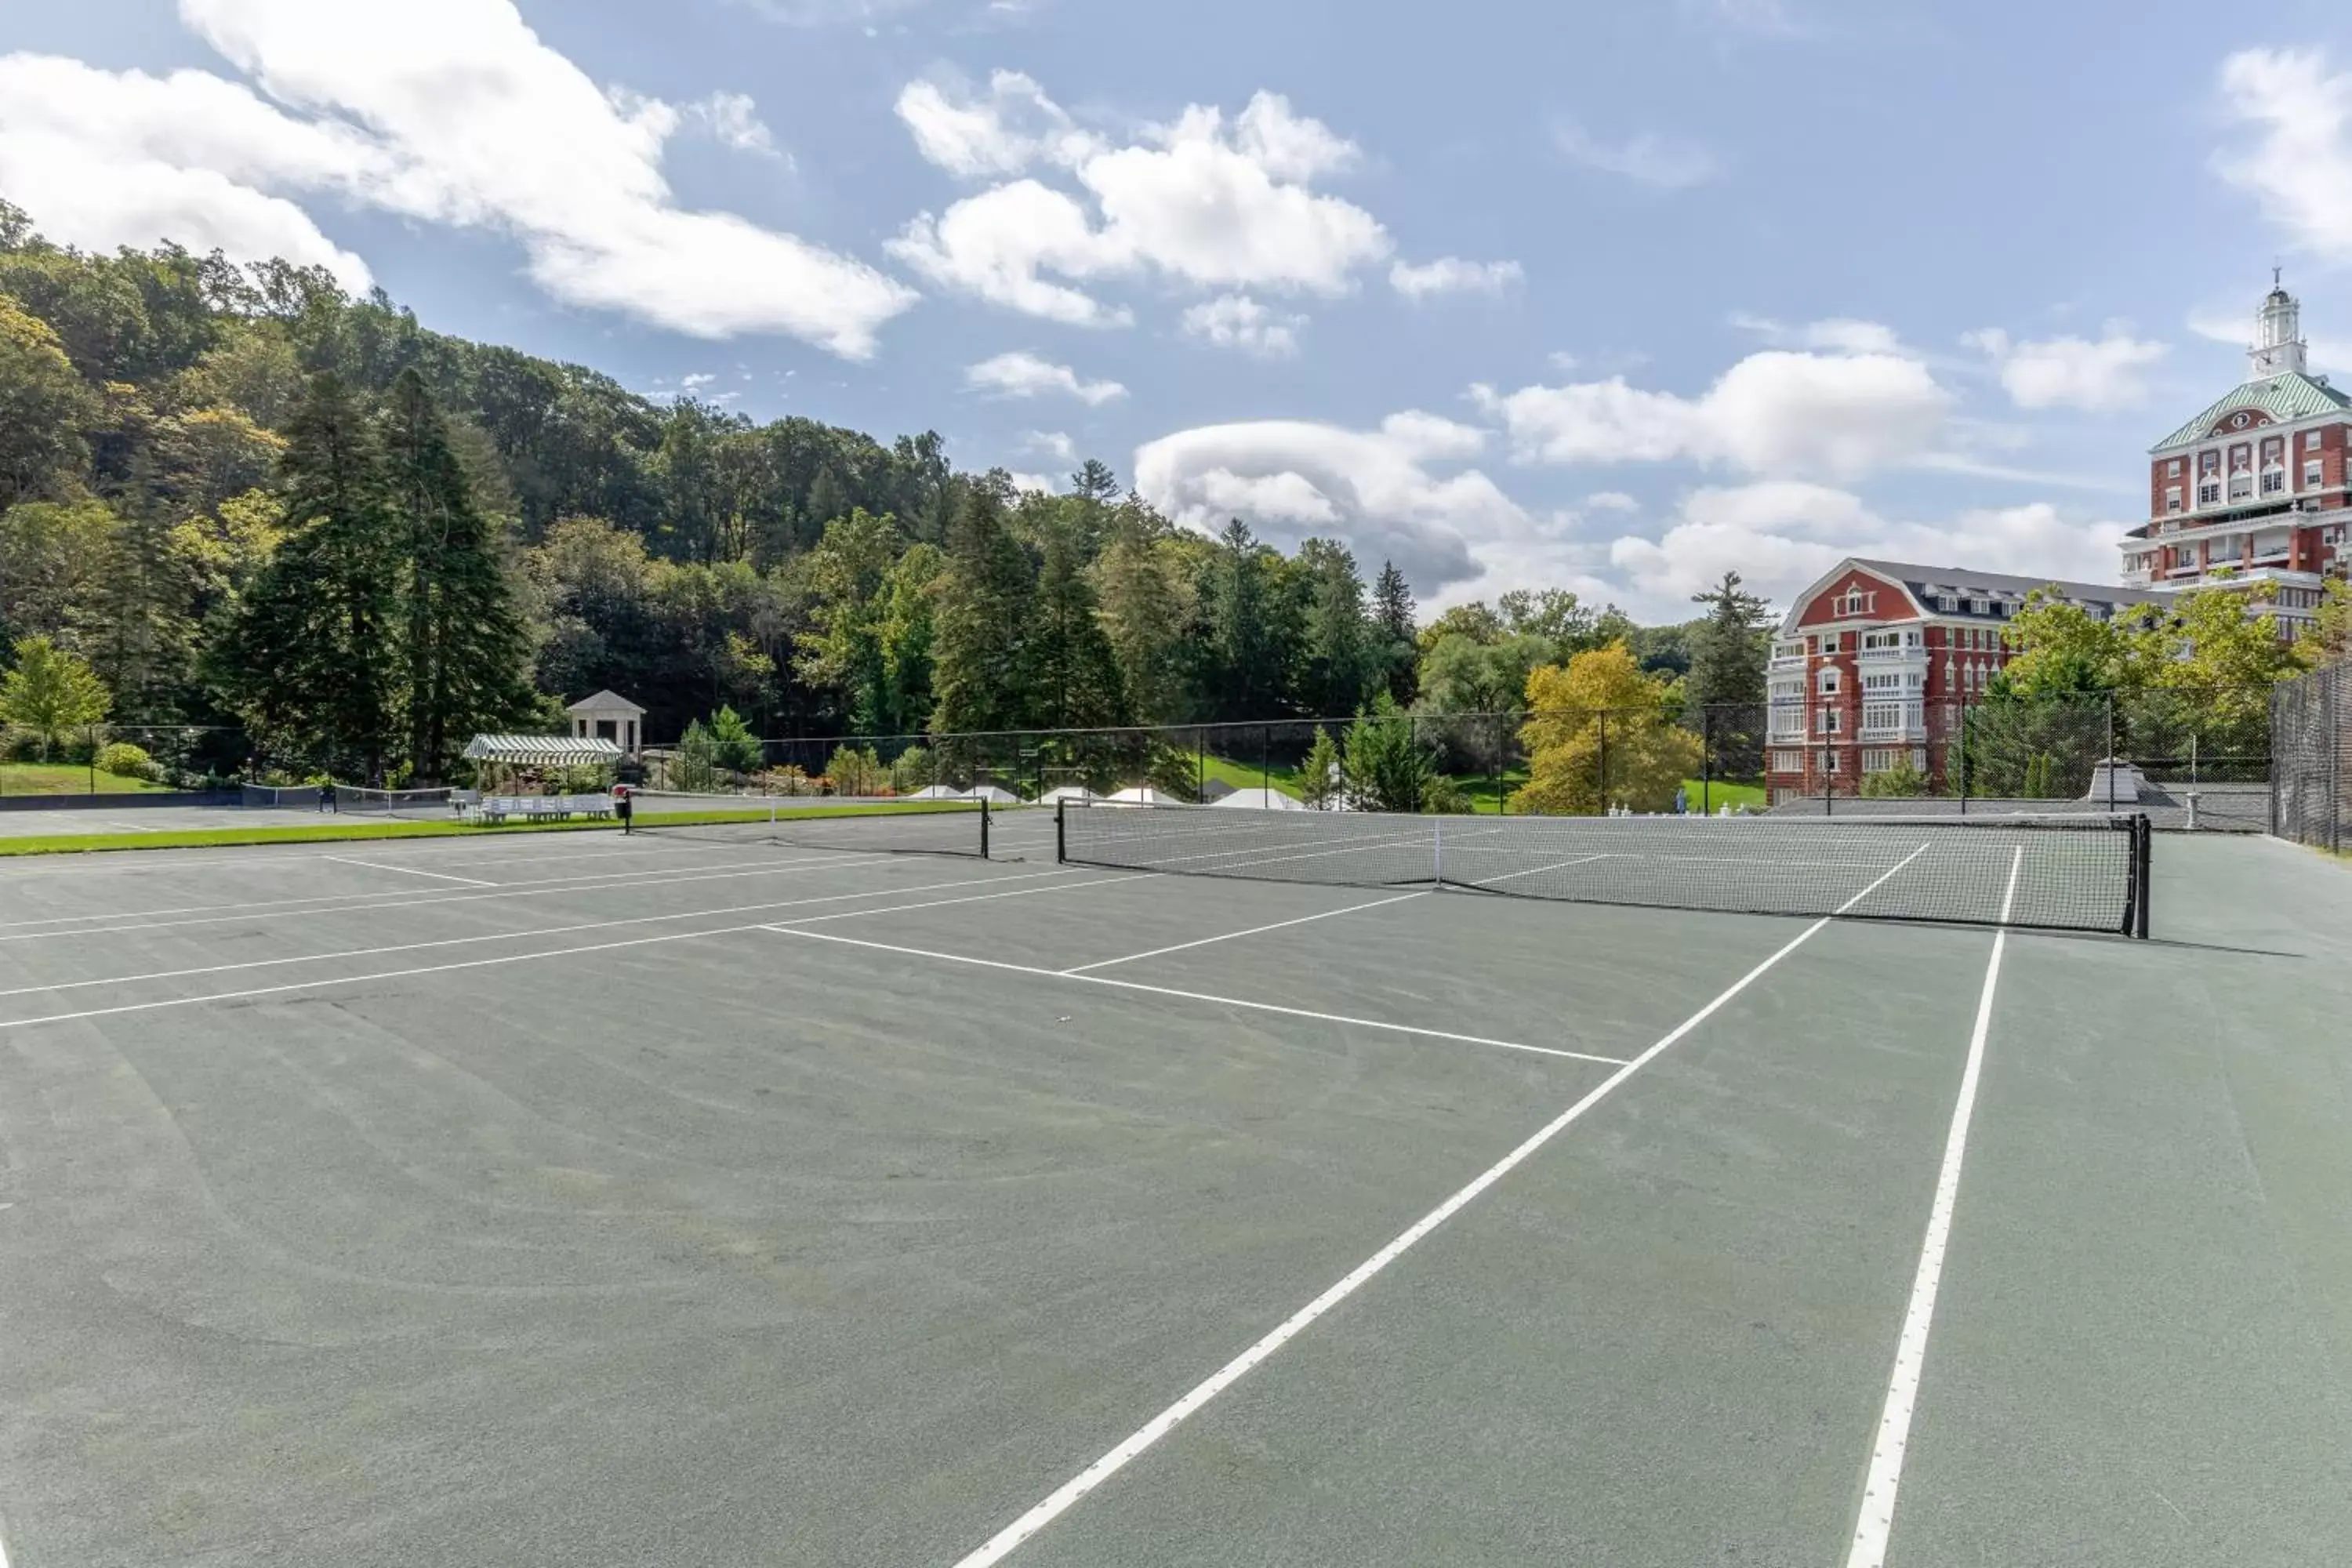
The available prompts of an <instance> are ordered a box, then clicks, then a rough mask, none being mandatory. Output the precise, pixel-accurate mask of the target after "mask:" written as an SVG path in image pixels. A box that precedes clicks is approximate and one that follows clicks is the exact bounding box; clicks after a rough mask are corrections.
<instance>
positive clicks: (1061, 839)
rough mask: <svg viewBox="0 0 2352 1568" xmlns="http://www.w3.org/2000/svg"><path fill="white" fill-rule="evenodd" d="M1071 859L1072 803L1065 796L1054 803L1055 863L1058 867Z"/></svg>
mask: <svg viewBox="0 0 2352 1568" xmlns="http://www.w3.org/2000/svg"><path fill="white" fill-rule="evenodd" d="M1069 858H1070V801H1069V797H1068V796H1066V795H1065V796H1063V797H1062V798H1061V799H1060V800H1057V801H1055V803H1054V861H1055V864H1056V865H1059V864H1061V863H1062V862H1064V861H1066V860H1067V859H1069Z"/></svg>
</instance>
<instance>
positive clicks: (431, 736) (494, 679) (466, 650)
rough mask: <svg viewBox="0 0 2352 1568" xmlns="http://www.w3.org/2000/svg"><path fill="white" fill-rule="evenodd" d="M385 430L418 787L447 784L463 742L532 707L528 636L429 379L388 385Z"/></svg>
mask: <svg viewBox="0 0 2352 1568" xmlns="http://www.w3.org/2000/svg"><path fill="white" fill-rule="evenodd" d="M388 402H389V405H388V407H387V409H386V411H385V418H384V426H383V451H384V478H385V484H386V490H387V500H388V510H389V521H390V525H391V528H392V530H393V531H394V537H395V539H396V540H397V541H398V546H399V550H400V552H401V554H402V556H403V557H404V560H403V563H402V564H403V565H404V568H405V571H404V582H403V584H402V599H403V603H402V605H401V608H402V611H403V616H402V620H403V628H404V636H403V638H402V642H403V645H404V646H403V649H402V652H403V654H404V658H405V668H404V691H403V692H402V698H403V702H402V706H403V708H404V710H405V714H406V718H407V721H408V761H409V766H410V769H411V771H412V773H413V775H414V776H415V777H416V778H420V779H439V778H443V777H446V775H447V769H448V767H449V764H450V763H452V762H454V761H455V760H456V756H455V753H456V751H457V747H458V745H459V744H460V743H461V742H462V741H463V740H464V738H465V737H467V736H469V735H471V734H472V733H473V732H474V731H476V730H478V729H488V728H490V727H492V726H495V725H499V724H503V723H506V722H509V721H512V720H514V719H516V718H519V717H520V716H521V715H522V714H523V713H525V712H527V711H528V710H530V703H531V689H530V682H529V681H528V679H526V677H525V668H524V667H525V660H526V658H527V657H528V651H529V639H528V637H527V634H526V632H525V630H524V627H523V624H522V621H521V618H520V616H518V615H517V614H516V613H515V609H514V606H513V604H512V595H511V594H510V593H509V588H508V585H507V581H506V576H505V574H504V573H502V572H501V571H500V570H499V562H498V557H497V554H496V552H495V546H494V543H493V541H492V538H491V533H490V529H489V525H488V522H487V521H485V520H484V518H483V517H482V515H481V513H480V512H479V511H478V510H476V508H475V505H474V500H473V490H472V487H471V485H470V484H469V483H468V481H467V475H466V470H465V466H464V464H462V463H461V462H459V460H458V458H457V452H456V450H455V449H454V448H453V447H451V446H450V442H449V426H448V423H447V421H446V419H444V418H443V417H442V414H441V410H440V408H439V407H438V406H437V405H436V404H435V403H434V401H433V395H432V393H431V392H430V391H429V390H428V389H427V388H426V386H425V379H424V377H422V376H420V375H418V374H416V372H415V370H414V369H409V370H404V371H403V372H401V373H400V375H399V377H398V378H397V379H395V380H394V382H393V384H392V391H391V395H390V397H389V400H388Z"/></svg>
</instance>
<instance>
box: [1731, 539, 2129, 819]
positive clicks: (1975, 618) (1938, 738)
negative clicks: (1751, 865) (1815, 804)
mask: <svg viewBox="0 0 2352 1568" xmlns="http://www.w3.org/2000/svg"><path fill="white" fill-rule="evenodd" d="M2053 587H2054V588H2056V589H2057V590H2058V591H2059V592H2060V593H2062V594H2063V595H2066V597H2067V598H2068V599H2069V600H2071V601H2072V602H2074V603H2075V604H2077V605H2082V606H2083V607H2084V608H2085V609H2087V610H2088V611H2090V613H2091V614H2093V615H2095V616H2100V617H2102V618H2107V617H2112V616H2115V615H2116V614H2117V613H2119V612H2120V611H2122V610H2124V609H2126V607H2128V606H2130V605H2142V604H2149V603H2158V604H2160V603H2163V602H2164V600H2165V598H2166V595H2165V594H2163V593H2162V592H2160V591H2156V590H2151V589H2147V588H2117V587H2109V586H2106V585H2104V584H2089V583H2053V582H2051V580H2050V579H2048V578H2046V577H2015V576H2011V575H2009V574H2005V573H1999V572H1977V571H1972V570H1969V569H1967V568H1965V567H1958V566H1915V565H1909V564H1906V563H1902V562H1896V561H1864V560H1861V559H1858V558H1851V559H1848V560H1845V561H1842V562H1840V563H1838V565H1837V566H1836V568H1835V569H1834V570H1832V572H1830V573H1829V574H1828V575H1826V576H1824V577H1822V579H1820V580H1819V581H1818V582H1816V583H1814V584H1812V586H1811V587H1809V588H1807V589H1806V590H1805V591H1804V592H1803V593H1801V594H1800V595H1797V597H1796V600H1795V602H1794V603H1793V604H1791V605H1790V608H1789V613H1788V615H1787V616H1784V617H1783V618H1782V619H1781V622H1780V631H1779V633H1778V635H1777V637H1776V638H1775V640H1774V642H1773V646H1772V658H1771V664H1770V667H1769V675H1768V679H1769V682H1770V687H1771V717H1770V720H1769V726H1768V729H1767V733H1766V752H1765V779H1766V784H1767V785H1768V787H1769V792H1770V798H1771V800H1772V801H1773V802H1774V803H1775V804H1778V803H1779V802H1780V801H1782V800H1785V799H1788V798H1790V797H1792V796H1795V795H1822V794H1825V793H1826V794H1836V795H1853V794H1855V793H1857V792H1858V791H1859V790H1860V788H1861V786H1862V781H1863V779H1864V777H1865V776H1867V775H1868V774H1871V773H1885V772H1887V771H1889V770H1891V769H1895V768H1899V767H1902V766H1903V765H1905V764H1906V763H1908V765H1910V766H1911V767H1914V768H1916V769H1918V770H1919V771H1920V772H1921V773H1926V774H1927V775H1928V776H1929V777H1930V778H1934V779H1941V778H1942V776H1943V774H1944V768H1945V764H1946V763H1947V761H1948V754H1947V753H1948V748H1949V745H1950V743H1951V742H1952V741H1953V740H1954V739H1955V738H1956V737H1957V734H1958V722H1959V714H1960V710H1961V709H1962V708H1963V707H1965V706H1966V705H1967V704H1969V703H1973V702H1977V701H1980V700H1982V699H1983V696H1984V690H1985V687H1986V686H1987V685H1988V684H1989V683H1990V681H1991V679H1992V678H1993V674H1994V672H1995V671H1997V670H1999V669H2000V667H2001V666H2002V665H2003V664H2005V663H2006V662H2008V658H2009V655H2008V654H2007V652H2006V651H2004V649H2003V647H2002V646H2001V645H2002V638H2001V630H2002V628H2003V627H2004V626H2007V625H2008V624H2009V621H2010V619H2011V617H2012V616H2015V615H2016V614H2017V612H2018V611H2019V610H2021V609H2022V608H2024V606H2025V596H2026V595H2028V594H2029V593H2032V591H2033V590H2034V589H2036V588H2042V589H2048V588H2053Z"/></svg>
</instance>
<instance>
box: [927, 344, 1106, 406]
mask: <svg viewBox="0 0 2352 1568" xmlns="http://www.w3.org/2000/svg"><path fill="white" fill-rule="evenodd" d="M963 381H964V384H965V385H966V386H969V387H971V388H972V389H973V390H975V391H979V392H992V393H994V394H996V395H999V396H1001V397H1044V396H1047V395H1057V396H1063V397H1075V398H1076V399H1077V400H1078V401H1079V402H1081V403H1084V404H1086V405H1087V406H1089V407H1097V406H1099V405H1102V404H1105V403H1108V402H1110V401H1111V400H1113V399H1114V398H1119V397H1125V396H1126V395H1127V388H1125V387H1124V386H1121V385H1120V384H1118V383H1117V382H1115V381H1086V380H1082V379H1080V377H1079V375H1078V373H1077V372H1076V371H1075V370H1072V369H1071V368H1070V367H1069V366H1068V365H1066V364H1055V363H1052V362H1051V361H1048V360H1044V359H1040V358H1039V357H1038V356H1037V355H1035V354H1033V353H1028V352H1027V351H1025V350H1022V349H1015V350H1013V352H1012V353H1001V354H998V355H997V356H996V357H995V358H994V359H986V360H982V361H981V362H980V363H978V364H975V365H967V366H966V367H965V368H964V373H963Z"/></svg>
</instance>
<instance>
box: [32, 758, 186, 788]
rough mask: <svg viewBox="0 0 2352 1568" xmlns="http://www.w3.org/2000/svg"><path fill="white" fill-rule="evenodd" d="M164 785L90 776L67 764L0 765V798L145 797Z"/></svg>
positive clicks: (80, 769) (102, 774) (136, 780)
mask: <svg viewBox="0 0 2352 1568" xmlns="http://www.w3.org/2000/svg"><path fill="white" fill-rule="evenodd" d="M167 787H168V786H167V785H164V784H150V783H148V782H147V781H146V780H145V779H126V778H121V777H118V776H117V775H115V774H113V773H92V772H90V770H89V768H87V767H77V766H75V765H74V764H72V763H0V795H90V794H98V795H147V794H152V792H154V791H156V790H160V789H164V788H167Z"/></svg>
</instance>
